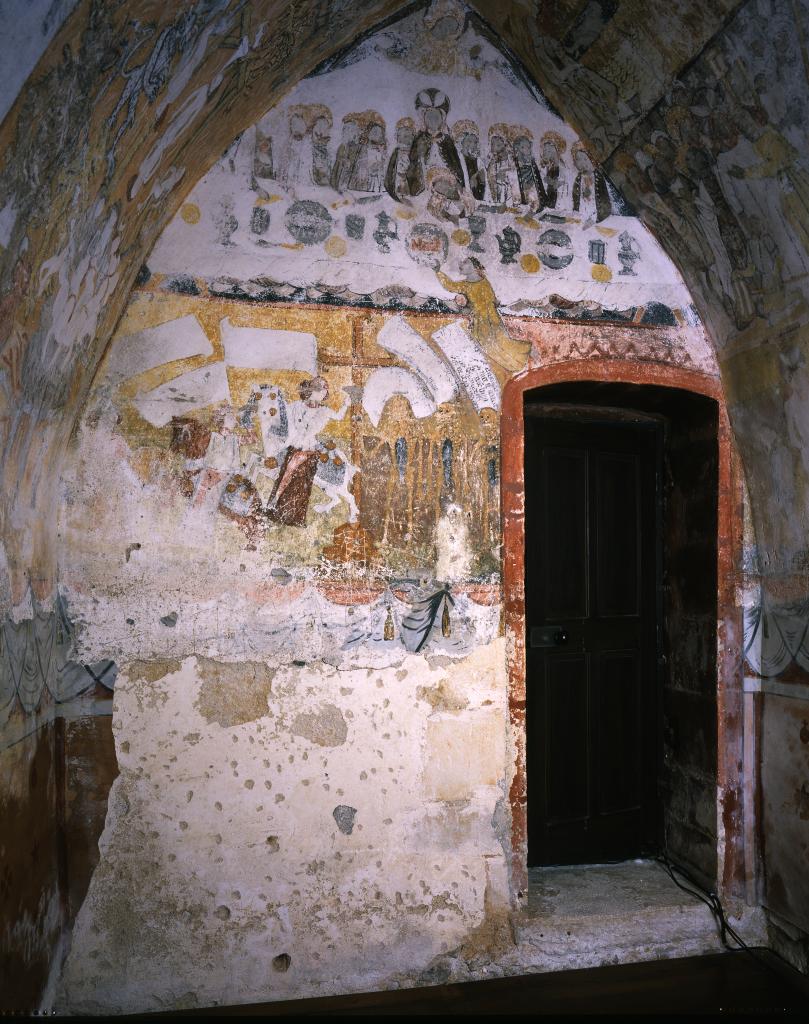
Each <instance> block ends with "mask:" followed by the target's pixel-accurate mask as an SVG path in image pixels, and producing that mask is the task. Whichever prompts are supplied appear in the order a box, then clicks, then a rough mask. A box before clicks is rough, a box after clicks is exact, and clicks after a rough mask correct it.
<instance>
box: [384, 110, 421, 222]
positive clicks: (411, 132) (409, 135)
mask: <svg viewBox="0 0 809 1024" xmlns="http://www.w3.org/2000/svg"><path fill="white" fill-rule="evenodd" d="M415 137H416V124H415V122H414V120H413V118H412V117H402V118H400V119H399V120H398V121H397V122H396V146H395V148H394V150H393V152H392V153H391V155H390V160H388V168H387V170H386V172H385V191H386V192H387V193H388V195H389V196H390V197H391V198H392V199H395V200H396V201H397V202H400V203H402V202H407V196H409V195H410V187H409V185H408V184H407V172H408V169H409V167H410V150H411V149H412V147H413V140H414V139H415Z"/></svg>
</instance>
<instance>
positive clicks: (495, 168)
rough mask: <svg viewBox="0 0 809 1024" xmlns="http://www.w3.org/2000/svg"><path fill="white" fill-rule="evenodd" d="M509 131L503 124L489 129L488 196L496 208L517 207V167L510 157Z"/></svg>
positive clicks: (518, 192)
mask: <svg viewBox="0 0 809 1024" xmlns="http://www.w3.org/2000/svg"><path fill="white" fill-rule="evenodd" d="M509 134H510V133H509V130H508V126H507V125H505V124H493V125H492V126H491V128H490V129H489V165H488V167H487V169H486V170H487V176H488V179H489V195H490V197H491V201H492V202H493V203H497V204H498V206H517V205H518V204H519V202H520V189H519V185H518V182H517V165H516V164H515V163H514V158H513V157H512V155H511V148H510V146H509Z"/></svg>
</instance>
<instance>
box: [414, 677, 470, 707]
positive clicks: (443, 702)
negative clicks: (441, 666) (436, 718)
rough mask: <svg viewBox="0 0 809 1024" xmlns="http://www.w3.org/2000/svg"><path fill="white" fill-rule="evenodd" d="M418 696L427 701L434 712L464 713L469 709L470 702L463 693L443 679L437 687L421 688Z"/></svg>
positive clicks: (417, 692) (417, 693) (418, 690)
mask: <svg viewBox="0 0 809 1024" xmlns="http://www.w3.org/2000/svg"><path fill="white" fill-rule="evenodd" d="M416 696H417V697H418V699H419V700H423V701H426V702H427V703H428V704H429V705H430V707H431V708H432V709H433V710H434V711H463V710H464V709H465V708H468V707H469V701H468V700H467V699H466V697H465V696H464V695H463V694H462V693H456V692H455V691H454V690H453V688H452V686H451V685H450V682H449V680H448V679H442V680H441V682H440V683H438V684H437V685H436V686H419V687H418V689H417V690H416Z"/></svg>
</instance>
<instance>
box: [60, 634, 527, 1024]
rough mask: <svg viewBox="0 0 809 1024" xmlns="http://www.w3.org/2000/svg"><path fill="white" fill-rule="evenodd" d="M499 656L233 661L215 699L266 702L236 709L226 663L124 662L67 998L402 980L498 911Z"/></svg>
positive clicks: (68, 1005)
mask: <svg viewBox="0 0 809 1024" xmlns="http://www.w3.org/2000/svg"><path fill="white" fill-rule="evenodd" d="M503 653H504V652H503V641H502V640H497V641H494V642H493V643H490V644H488V645H486V646H484V647H481V648H479V649H478V650H477V651H475V652H474V653H473V654H471V655H470V656H469V657H468V658H466V659H463V660H461V661H458V662H456V663H454V664H449V665H437V664H433V665H431V663H430V659H429V658H426V657H424V656H408V657H405V658H404V659H403V660H402V661H401V663H400V665H399V667H398V668H397V669H396V671H395V672H387V673H381V672H379V671H378V670H376V669H373V668H364V667H356V668H353V669H351V670H345V671H342V672H338V671H336V670H335V669H334V668H332V667H331V666H329V665H324V664H322V663H321V664H318V663H313V664H310V665H308V666H305V667H296V666H292V665H289V666H286V667H284V668H281V669H277V670H275V671H274V672H272V673H270V672H268V671H267V670H266V669H262V668H257V669H256V671H255V673H253V672H252V669H251V668H250V667H249V666H244V665H240V666H230V667H229V668H228V672H227V673H226V675H229V676H230V679H229V681H228V682H223V679H222V678H221V676H220V680H219V686H220V689H219V694H220V699H221V700H222V701H225V702H227V701H232V702H238V701H243V702H244V703H245V704H246V706H247V707H249V709H250V712H249V713H250V715H251V716H252V717H251V718H250V720H243V719H244V718H246V717H247V716H246V715H245V716H240V715H238V714H237V715H235V716H234V715H232V714H231V715H230V717H229V718H227V719H226V720H229V721H235V722H236V723H237V724H232V725H227V726H224V725H221V724H219V723H220V721H221V720H222V715H221V713H220V711H219V710H218V709H217V708H214V707H211V704H210V698H209V697H208V696H206V687H207V686H208V681H209V679H210V676H211V673H212V672H221V666H218V665H217V664H216V663H213V662H206V661H205V660H204V659H197V658H194V657H190V658H186V659H184V660H183V661H182V663H181V664H179V665H170V666H168V671H166V673H165V674H164V675H160V676H159V677H157V678H155V675H156V672H155V671H150V672H146V671H145V670H144V668H143V666H133V667H132V668H130V669H125V671H124V672H123V674H122V676H121V678H120V681H119V684H118V687H117V690H116V697H115V712H114V720H113V728H114V731H115V737H116V751H117V756H118V762H119V766H120V772H121V774H120V776H119V778H118V779H117V780H116V782H115V784H114V786H113V791H112V793H111V796H110V806H109V812H108V817H107V823H106V828H105V831H104V835H103V837H102V840H101V843H100V846H101V862H100V864H99V867H98V868H97V870H96V872H95V875H94V877H93V881H92V883H91V887H90V892H89V895H88V897H87V900H86V902H85V904H84V906H83V907H82V910H81V912H80V914H79V918H78V920H77V923H76V928H75V931H74V934H73V941H72V949H71V953H70V956H69V958H68V961H67V964H66V967H65V971H64V974H63V978H62V982H61V993H60V995H59V997H58V1005H59V1006H60V1008H64V1009H69V1011H70V1012H72V1013H79V1012H90V1013H100V1012H111V1013H116V1012H122V1011H130V1012H131V1011H135V1010H157V1009H161V1008H167V1007H172V1008H180V1007H183V1006H186V1007H190V1006H194V1005H210V1004H212V1003H215V1002H223V1003H228V1002H245V1001H249V1000H251V999H253V1000H258V999H268V998H272V999H276V998H284V997H287V996H292V995H317V994H328V993H331V992H341V991H348V990H351V989H359V988H368V987H376V986H385V985H390V984H391V983H392V979H394V978H395V977H396V976H397V975H398V974H402V975H407V976H409V977H410V976H413V975H414V974H416V973H417V972H418V971H419V970H420V969H422V968H424V967H426V966H427V965H428V964H429V962H430V960H431V959H432V958H433V957H435V956H437V955H439V954H441V953H445V952H447V951H449V950H451V949H454V948H455V947H457V946H458V945H460V944H461V943H462V941H463V939H464V938H465V937H466V936H467V935H468V933H469V932H470V931H472V930H474V929H475V928H477V927H479V926H480V925H481V924H482V923H483V921H484V918H485V917H486V916H487V915H492V914H496V913H497V912H498V911H499V912H500V913H501V914H502V913H503V912H504V911H505V910H506V908H507V907H508V905H509V888H508V876H507V867H506V865H507V858H506V856H505V852H504V847H505V846H507V844H508V841H509V840H508V834H507V831H508V815H507V814H504V813H503V811H502V810H501V808H502V803H503V793H504V791H505V787H506V785H507V781H508V772H509V760H508V755H507V750H508V746H509V737H508V731H507V718H506V710H505V693H506V685H505V673H504V657H503ZM156 671H159V669H157V670H156ZM254 686H256V687H258V688H259V690H260V693H261V698H262V700H265V707H264V708H263V709H260V708H259V704H260V703H261V700H258V699H253V694H254V692H255V691H254V690H253V687H254ZM236 690H237V692H239V693H240V696H236V694H235V693H234V692H233V691H236ZM453 695H454V697H453ZM459 703H462V704H463V707H462V708H460V707H459ZM454 754H457V756H453V755H454ZM461 769H462V770H461ZM339 809H342V810H339ZM346 809H352V810H353V811H354V812H355V813H354V814H353V815H352V814H347V813H346ZM335 812H337V813H335ZM285 954H286V956H288V957H289V958H290V961H289V965H288V969H284V970H279V969H278V968H279V967H282V966H284V964H285V963H286V961H284V960H282V959H281V960H279V959H278V958H283V957H284V955H285Z"/></svg>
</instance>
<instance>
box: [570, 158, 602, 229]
mask: <svg viewBox="0 0 809 1024" xmlns="http://www.w3.org/2000/svg"><path fill="white" fill-rule="evenodd" d="M570 155H571V156H572V157H573V166H574V167H575V168H576V171H577V172H578V173H577V174H576V180H575V181H574V182H573V209H574V210H575V211H576V212H577V213H580V214H581V216H582V220H583V221H584V222H585V223H587V222H589V223H593V221H600V220H604V218H605V217H609V215H610V214H611V213H612V202H611V200H610V193H609V189H608V188H607V179H606V178H605V177H604V172H603V171H601V170H599V169H598V168H597V167H595V166H594V165H593V161H592V160H591V159H590V155H589V153H588V152H587V150H586V149H585V148H584V146H582V144H581V143H580V142H576V143H574V145H573V147H572V149H571V150H570Z"/></svg>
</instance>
